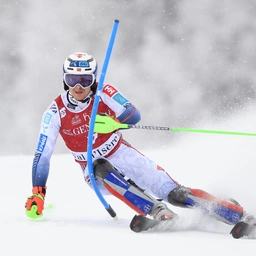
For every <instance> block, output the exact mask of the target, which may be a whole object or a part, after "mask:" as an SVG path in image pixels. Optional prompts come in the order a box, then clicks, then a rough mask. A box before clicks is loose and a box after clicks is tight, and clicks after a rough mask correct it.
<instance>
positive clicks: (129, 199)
mask: <svg viewBox="0 0 256 256" xmlns="http://www.w3.org/2000/svg"><path fill="white" fill-rule="evenodd" d="M94 171H95V175H96V177H97V179H99V180H100V181H101V182H102V184H103V186H104V187H105V188H106V189H107V190H108V191H109V192H110V193H111V194H112V195H114V196H115V197H117V198H118V199H120V200H122V201H123V202H124V203H125V204H127V205H128V206H129V207H131V208H132V209H133V210H135V211H136V212H137V213H138V214H140V215H144V216H145V215H147V214H149V213H150V211H151V209H152V207H153V205H154V202H155V201H156V199H154V198H151V197H150V195H148V194H146V193H145V192H144V191H143V190H142V189H141V188H139V187H138V186H137V185H136V184H135V183H134V182H133V181H131V180H130V179H128V178H126V177H125V176H123V175H121V174H120V173H119V172H118V171H116V169H115V168H114V167H113V166H112V165H111V164H110V163H109V162H108V161H107V160H105V159H98V160H96V161H95V163H94Z"/></svg>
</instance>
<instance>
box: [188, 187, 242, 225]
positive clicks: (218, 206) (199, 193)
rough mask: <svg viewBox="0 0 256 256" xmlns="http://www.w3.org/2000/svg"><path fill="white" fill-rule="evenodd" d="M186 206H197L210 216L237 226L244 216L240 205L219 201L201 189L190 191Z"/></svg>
mask: <svg viewBox="0 0 256 256" xmlns="http://www.w3.org/2000/svg"><path fill="white" fill-rule="evenodd" d="M186 204H187V205H188V206H196V207H198V208H200V209H201V210H203V211H204V212H205V213H207V214H208V215H210V216H212V217H214V218H215V219H218V220H220V221H222V222H225V223H227V224H236V223H237V222H238V221H239V220H240V219H241V218H242V216H243V207H241V206H240V205H238V204H235V203H233V202H230V201H228V200H222V199H219V198H217V197H214V196H212V195H211V194H209V193H207V192H205V191H203V190H199V189H190V193H189V194H188V197H187V199H186Z"/></svg>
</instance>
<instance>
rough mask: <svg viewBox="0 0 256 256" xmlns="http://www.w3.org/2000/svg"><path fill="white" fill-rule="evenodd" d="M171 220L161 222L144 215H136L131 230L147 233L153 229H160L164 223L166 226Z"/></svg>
mask: <svg viewBox="0 0 256 256" xmlns="http://www.w3.org/2000/svg"><path fill="white" fill-rule="evenodd" d="M170 220H171V219H170ZM170 220H165V221H159V220H152V219H149V218H147V217H145V216H142V215H135V216H134V217H133V219H132V221H131V223H130V228H131V230H132V231H134V232H136V233H139V232H142V231H147V230H149V229H151V228H155V227H158V226H159V225H160V224H163V222H164V223H165V224H166V223H167V222H169V221H170Z"/></svg>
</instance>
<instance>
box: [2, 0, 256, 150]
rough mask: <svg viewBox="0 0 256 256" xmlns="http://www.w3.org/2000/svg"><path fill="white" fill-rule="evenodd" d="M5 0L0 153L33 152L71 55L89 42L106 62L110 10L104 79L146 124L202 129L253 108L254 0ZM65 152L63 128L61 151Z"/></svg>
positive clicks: (141, 135)
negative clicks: (113, 35)
mask: <svg viewBox="0 0 256 256" xmlns="http://www.w3.org/2000/svg"><path fill="white" fill-rule="evenodd" d="M0 3H1V8H0V16H1V23H0V34H1V44H0V54H1V62H0V72H1V77H2V79H1V83H0V87H1V96H0V97H1V100H0V105H1V114H0V115H1V116H0V119H1V126H0V142H1V147H0V155H17V154H22V155H27V154H33V153H34V150H35V148H36V143H37V137H38V133H39V128H40V122H41V117H42V114H43V112H44V110H45V109H46V108H47V107H48V106H49V105H50V104H51V102H52V101H53V100H54V99H55V98H56V97H57V96H58V95H59V94H60V93H61V92H62V91H63V85H62V64H63V62H64V60H65V58H66V57H67V56H68V55H69V54H71V53H73V52H77V51H85V52H87V53H90V54H92V55H93V56H94V57H95V58H96V59H97V61H98V64H99V71H101V68H102V63H103V61H104V57H105V53H106V49H107V45H108V42H109V38H110V33H111V30H112V26H113V21H114V19H119V20H120V24H119V28H118V32H117V36H116V41H115V44H114V48H113V52H112V56H111V59H110V62H109V66H108V72H107V74H106V77H105V82H106V83H111V84H113V85H114V86H116V87H118V88H119V89H120V91H121V92H122V93H124V94H125V95H126V96H127V98H129V99H130V100H131V102H133V103H134V104H135V105H136V106H137V107H138V109H139V110H140V112H141V115H142V120H141V122H140V124H143V125H159V126H168V127H191V128H192V127H196V128H202V126H203V124H204V123H209V122H210V123H215V124H216V123H217V122H219V121H220V120H221V121H222V122H223V120H226V119H229V118H232V117H233V116H235V115H236V114H239V113H241V111H244V108H248V106H250V108H254V107H255V111H256V105H255V97H256V86H255V82H256V49H255V47H256V36H255V35H256V19H255V17H256V1H255V0H247V1H240V0H208V1H204V0H196V1H190V0H158V1H153V0H130V1H127V0H126V1H124V0H109V1H104V0H97V1H95V0H84V1H82V0H73V1H64V0H45V1H31V0H16V1H3V0H0ZM207 128H209V129H210V128H211V127H207ZM215 128H216V127H215ZM231 128H232V129H233V130H237V129H236V127H231ZM255 130H256V128H255ZM124 135H125V138H126V139H127V140H128V141H129V142H130V143H131V144H132V145H134V146H135V147H137V148H138V149H143V148H151V149H152V148H154V147H161V148H163V149H164V148H165V147H167V146H169V145H170V144H171V143H175V142H176V141H177V140H179V139H180V138H181V137H182V136H184V134H178V133H172V132H158V131H146V130H129V131H124ZM64 152H68V151H67V149H66V148H65V147H64V143H63V142H62V139H61V137H59V139H58V142H57V146H56V149H55V153H64Z"/></svg>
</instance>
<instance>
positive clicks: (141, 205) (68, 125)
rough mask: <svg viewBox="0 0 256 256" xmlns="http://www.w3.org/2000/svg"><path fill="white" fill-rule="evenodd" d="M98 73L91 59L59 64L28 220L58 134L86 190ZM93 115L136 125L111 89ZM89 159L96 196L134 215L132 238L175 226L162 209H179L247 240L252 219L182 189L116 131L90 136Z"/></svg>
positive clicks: (38, 211)
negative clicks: (57, 90)
mask: <svg viewBox="0 0 256 256" xmlns="http://www.w3.org/2000/svg"><path fill="white" fill-rule="evenodd" d="M97 71H98V70H97V62H96V60H95V58H94V57H93V56H91V55H89V54H87V53H83V52H78V53H74V54H71V55H70V56H69V57H68V58H67V59H66V60H65V61H64V64H63V84H64V92H63V93H61V94H60V95H59V96H58V97H57V98H56V99H55V100H54V101H53V102H52V103H51V104H50V106H49V107H48V108H47V110H46V111H45V112H44V114H43V117H42V121H41V126H40V127H41V128H40V133H39V137H38V144H37V148H36V151H35V155H34V159H33V165H32V195H31V196H30V197H28V199H27V202H26V205H25V209H26V214H27V216H28V217H30V218H38V217H41V216H42V214H43V210H44V200H45V195H46V189H47V187H46V183H47V179H48V174H49V169H50V158H51V156H52V153H53V150H54V146H55V143H56V140H57V136H58V134H60V135H61V136H62V138H63V140H64V142H65V144H66V146H67V148H68V149H69V150H70V152H71V153H72V155H73V157H74V160H75V161H76V162H77V163H78V164H79V165H80V166H81V169H82V172H83V177H84V179H85V182H86V183H87V184H88V185H89V186H91V181H90V177H89V174H88V167H87V152H86V150H87V137H88V131H89V122H90V116H91V112H92V106H93V103H94V95H95V93H96V90H97V81H96V79H97ZM97 113H99V114H101V115H107V116H110V117H112V118H114V119H115V120H117V121H118V122H120V123H125V124H136V123H138V122H139V121H140V112H139V110H138V109H137V108H136V107H135V106H134V105H133V104H132V103H131V102H130V101H129V100H128V99H127V98H126V97H125V96H124V95H123V94H122V93H121V92H120V91H119V90H118V89H117V88H116V87H114V86H113V85H111V84H105V85H104V86H103V88H102V91H101V94H100V101H99V106H98V112H97ZM92 158H93V171H94V176H95V180H96V184H97V186H98V187H99V188H100V190H101V191H102V192H103V193H105V192H108V193H110V194H112V195H114V196H116V197H117V198H119V199H120V200H122V201H123V202H124V203H125V204H127V205H128V206H129V207H131V208H132V209H133V210H134V211H135V212H137V213H138V215H135V217H134V218H135V219H134V220H133V221H132V223H131V226H130V227H131V229H132V230H133V231H135V232H139V231H142V230H146V229H148V228H149V227H151V226H150V225H149V224H148V223H154V225H155V223H159V222H161V221H165V220H167V221H175V219H176V218H178V216H177V214H175V213H174V212H173V211H172V210H170V209H169V208H168V207H167V204H166V203H170V204H171V205H174V206H178V207H186V208H195V207H196V208H199V209H201V210H202V211H203V212H204V213H206V214H208V215H209V216H212V217H213V218H215V219H218V220H220V221H222V222H225V223H227V224H230V225H235V227H234V228H233V229H232V235H233V236H234V237H235V238H238V237H241V236H243V235H246V234H247V233H246V232H247V231H248V229H247V228H246V227H248V226H250V227H251V226H253V225H256V222H255V219H254V218H250V219H249V220H247V221H243V220H244V219H245V216H244V210H243V207H242V206H240V205H239V204H238V203H236V202H235V201H230V200H223V199H219V198H217V197H215V196H213V195H210V194H209V193H207V192H205V191H202V190H199V189H192V188H188V187H184V186H181V185H180V184H179V183H177V182H176V181H175V180H173V179H172V178H171V177H170V176H169V174H168V173H167V172H166V171H165V170H164V169H163V168H161V167H160V166H158V165H157V164H156V163H154V162H153V161H152V160H150V159H149V158H147V157H146V156H144V155H143V154H141V153H140V152H138V151H137V150H136V149H135V148H133V147H132V146H131V145H130V144H129V143H128V142H126V141H125V140H124V139H123V136H122V133H121V132H120V131H119V130H116V131H114V132H110V133H108V134H99V133H94V137H93V150H92ZM146 215H149V216H151V217H152V220H149V219H148V218H145V216H146ZM136 220H139V221H136ZM147 221H149V222H148V223H147ZM150 221H151V222H150ZM152 221H153V222H152ZM161 223H162V222H161ZM241 226H242V228H241Z"/></svg>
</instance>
